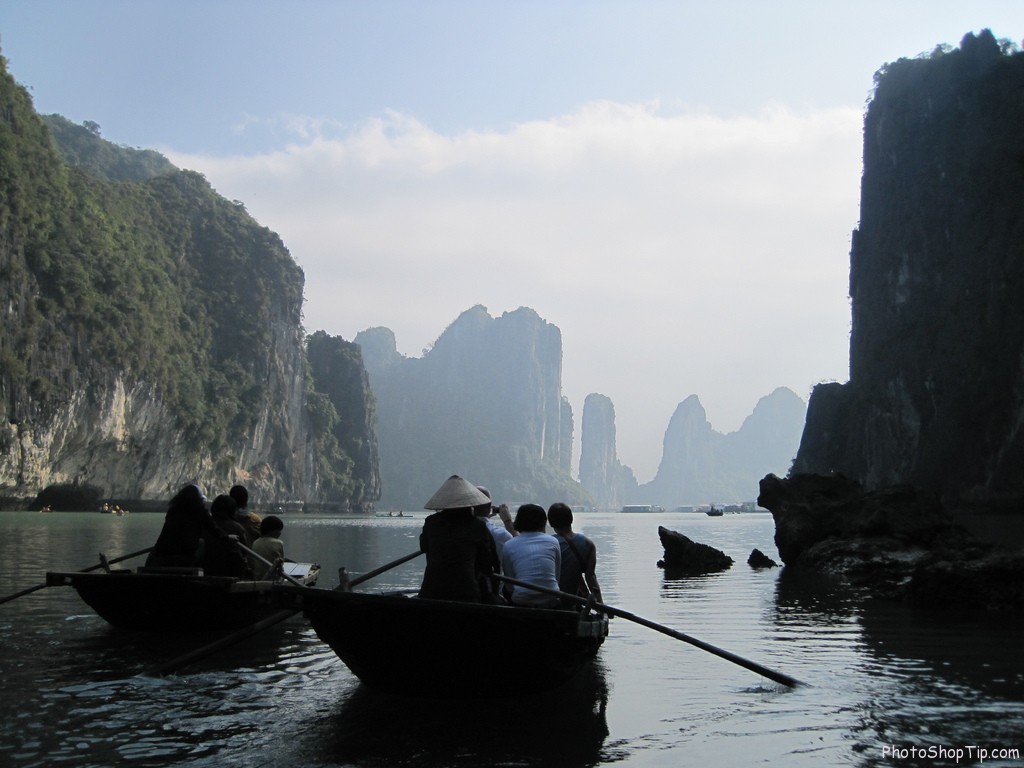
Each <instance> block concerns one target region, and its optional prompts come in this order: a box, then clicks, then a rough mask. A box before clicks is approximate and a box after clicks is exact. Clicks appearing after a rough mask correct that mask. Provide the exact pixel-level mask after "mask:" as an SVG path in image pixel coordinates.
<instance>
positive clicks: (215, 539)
mask: <svg viewBox="0 0 1024 768" xmlns="http://www.w3.org/2000/svg"><path fill="white" fill-rule="evenodd" d="M235 509H237V505H236V504H235V500H234V499H232V498H231V497H230V496H228V495H227V494H224V493H222V494H221V495H220V496H218V497H217V498H215V499H214V500H213V504H211V505H210V515H211V516H212V517H213V522H214V524H215V525H216V527H217V529H218V533H216V534H209V535H207V534H204V535H203V541H204V545H203V557H202V565H203V573H204V574H205V575H206V576H234V577H235V578H239V579H244V578H248V577H249V576H250V573H249V564H248V562H247V561H246V558H245V556H244V554H243V553H242V550H241V549H240V548H239V547H238V544H239V543H241V542H244V541H245V530H244V529H243V528H242V526H241V525H239V524H238V523H237V522H235Z"/></svg>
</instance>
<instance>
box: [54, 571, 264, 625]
mask: <svg viewBox="0 0 1024 768" xmlns="http://www.w3.org/2000/svg"><path fill="white" fill-rule="evenodd" d="M46 581H47V584H48V585H49V586H71V587H73V588H74V589H75V591H77V592H78V594H79V596H80V597H81V598H82V600H84V601H85V603H86V604H87V605H89V607H90V608H92V609H93V610H94V611H95V612H96V613H97V614H99V616H101V617H102V618H103V619H105V620H106V621H107V622H108V623H110V624H112V625H114V626H115V627H120V628H123V629H134V630H145V631H160V632H207V631H216V630H229V629H239V628H241V627H245V626H248V625H249V624H253V623H255V622H257V621H259V620H261V619H263V618H266V617H267V616H269V615H271V614H272V613H274V612H275V611H278V610H280V609H281V600H280V598H279V596H278V594H277V593H276V592H275V590H274V582H271V581H239V580H238V579H234V578H231V577H226V576H199V575H179V574H173V575H172V574H150V573H133V572H131V571H113V572H111V573H62V572H50V573H47V574H46Z"/></svg>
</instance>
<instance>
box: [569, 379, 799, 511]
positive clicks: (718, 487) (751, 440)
mask: <svg viewBox="0 0 1024 768" xmlns="http://www.w3.org/2000/svg"><path fill="white" fill-rule="evenodd" d="M591 397H594V396H593V395H592V396H590V397H588V398H587V404H588V405H590V404H591V402H592V401H591ZM598 397H599V398H603V396H598ZM604 400H606V401H607V403H603V401H601V400H595V401H594V402H595V405H601V404H603V408H602V411H603V412H604V413H603V418H601V419H599V420H596V421H586V420H585V422H584V427H583V437H582V439H583V443H582V453H581V461H580V479H581V482H582V483H583V485H584V487H585V488H586V489H587V490H588V491H589V492H590V493H591V495H592V496H593V497H594V498H595V499H596V500H597V502H598V504H599V505H600V506H603V507H605V508H609V509H616V508H619V507H621V506H622V505H623V504H654V505H657V506H662V507H665V508H666V509H672V508H675V507H678V506H682V505H698V504H709V503H713V502H716V503H718V504H723V503H733V502H744V501H750V500H752V499H754V498H755V497H756V496H757V488H758V481H759V480H760V479H761V478H762V477H764V476H765V474H767V473H769V472H772V473H776V474H779V473H781V474H785V473H786V471H787V470H788V469H789V467H790V465H791V463H792V461H793V457H794V456H795V455H796V451H797V448H798V446H799V442H800V434H801V431H802V429H803V423H804V417H805V413H806V406H805V405H804V402H803V401H802V400H801V399H800V398H799V397H798V396H797V395H796V394H795V393H794V392H793V391H792V390H789V389H787V388H785V387H779V388H778V389H776V390H775V391H774V392H772V393H771V394H769V395H766V396H765V397H762V398H761V399H760V400H759V401H758V403H757V405H756V406H755V407H754V411H753V412H752V413H751V415H750V416H748V417H747V418H746V419H744V421H743V424H742V425H741V426H740V428H739V429H738V430H737V431H736V432H731V433H728V434H722V433H720V432H716V431H715V430H714V429H713V428H712V426H711V424H710V423H709V422H708V419H707V413H706V412H705V410H704V406H703V405H701V402H700V398H699V397H697V395H690V396H689V397H687V398H686V399H685V400H683V401H682V402H681V403H679V405H678V406H677V407H676V410H675V412H674V413H673V414H672V418H671V419H670V421H669V424H668V427H667V428H666V430H665V437H664V441H663V450H662V458H661V463H660V465H659V467H658V472H657V474H656V475H655V477H654V479H652V480H651V481H650V482H648V483H644V484H642V485H638V484H637V482H636V479H635V477H634V476H633V472H632V470H630V469H629V467H625V466H623V465H621V464H620V463H619V462H618V459H617V457H616V456H615V454H614V452H609V449H608V440H609V429H611V430H612V432H611V437H612V439H614V410H613V409H612V410H611V412H610V421H609V415H608V410H609V407H610V406H611V401H610V400H607V398H604ZM584 414H585V415H586V409H585V411H584ZM595 443H596V444H597V445H596V447H595ZM592 456H596V457H598V458H590V457H592ZM583 457H588V461H587V463H586V464H585V463H584V459H583ZM602 462H603V464H602ZM585 469H586V471H585Z"/></svg>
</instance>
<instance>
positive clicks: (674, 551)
mask: <svg viewBox="0 0 1024 768" xmlns="http://www.w3.org/2000/svg"><path fill="white" fill-rule="evenodd" d="M658 538H659V539H661V546H662V547H663V548H664V550H665V556H664V557H663V558H662V559H661V560H659V561H658V567H659V568H664V569H665V575H666V576H668V577H670V578H672V577H679V576H696V575H699V574H702V573H716V572H718V571H727V570H729V569H730V568H732V563H733V560H732V558H731V557H729V556H728V555H727V554H725V553H724V552H722V550H720V549H715V548H714V547H712V546H709V545H707V544H701V543H700V542H696V541H694V540H693V539H691V538H689V537H687V536H684V535H683V534H681V533H679V532H678V531H671V530H669V529H668V528H665V527H664V526H662V525H659V526H658Z"/></svg>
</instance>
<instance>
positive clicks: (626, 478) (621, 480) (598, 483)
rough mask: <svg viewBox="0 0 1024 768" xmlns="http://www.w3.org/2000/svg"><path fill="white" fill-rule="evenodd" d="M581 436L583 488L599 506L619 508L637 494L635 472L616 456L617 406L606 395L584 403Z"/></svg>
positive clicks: (588, 397) (581, 476)
mask: <svg viewBox="0 0 1024 768" xmlns="http://www.w3.org/2000/svg"><path fill="white" fill-rule="evenodd" d="M581 432H582V434H581V437H580V443H581V445H580V485H582V486H583V488H584V489H585V490H586V491H587V493H589V494H590V495H591V496H592V497H593V499H594V502H595V503H596V504H597V506H598V507H600V508H602V509H619V508H620V507H621V506H622V505H623V504H626V503H628V501H627V500H628V499H631V498H634V497H635V495H636V489H637V482H636V477H635V476H634V475H633V470H631V469H630V468H629V467H626V466H623V465H622V464H621V463H620V462H619V459H618V456H617V455H616V447H615V406H614V404H613V403H612V401H611V399H610V398H608V397H606V396H605V395H601V394H598V393H596V392H593V393H591V394H589V395H587V399H586V400H585V401H584V402H583V420H582V429H581Z"/></svg>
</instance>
